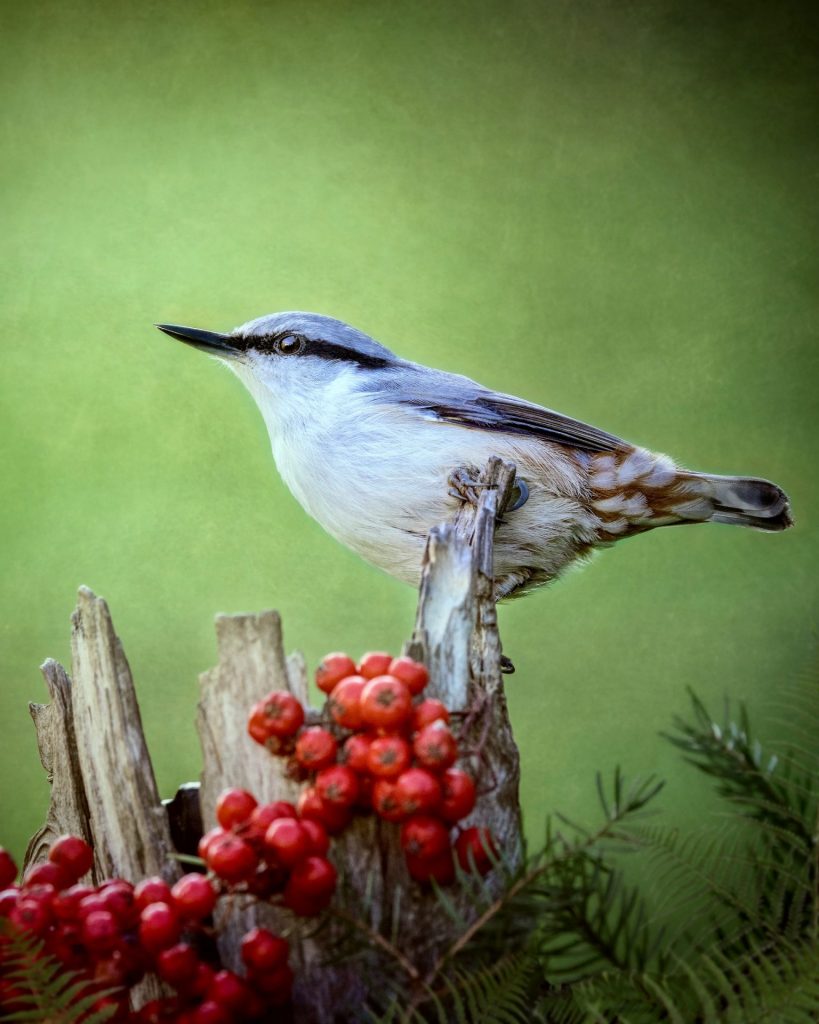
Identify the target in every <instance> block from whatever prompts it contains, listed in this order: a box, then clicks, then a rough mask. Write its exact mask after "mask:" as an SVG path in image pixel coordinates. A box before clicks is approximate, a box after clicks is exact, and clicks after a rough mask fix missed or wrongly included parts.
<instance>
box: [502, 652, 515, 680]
mask: <svg viewBox="0 0 819 1024" xmlns="http://www.w3.org/2000/svg"><path fill="white" fill-rule="evenodd" d="M500 670H501V673H502V674H503V675H505V676H511V675H512V674H513V673H514V671H515V666H514V664H513V662H512V659H511V658H507V657H506V655H505V654H502V655H501V656H500Z"/></svg>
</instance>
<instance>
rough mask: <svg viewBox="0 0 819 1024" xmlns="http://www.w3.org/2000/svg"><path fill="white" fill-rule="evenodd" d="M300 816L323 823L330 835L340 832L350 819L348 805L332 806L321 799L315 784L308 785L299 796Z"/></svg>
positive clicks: (298, 807)
mask: <svg viewBox="0 0 819 1024" xmlns="http://www.w3.org/2000/svg"><path fill="white" fill-rule="evenodd" d="M297 810H298V812H299V817H300V818H303V819H305V818H309V819H311V820H313V821H317V822H319V824H321V825H323V826H324V827H325V828H326V829H327V831H328V832H329V833H330V835H331V836H334V835H336V834H337V833H339V832H341V831H342V829H344V828H346V827H347V825H348V824H349V821H350V809H349V807H334V806H332V804H328V803H327V801H326V800H323V799H322V798H321V797H320V796H319V793H318V790H317V789H316V787H315V786H308V787H307V789H305V790H304V791H303V792H302V794H301V796H300V797H299V801H298V805H297Z"/></svg>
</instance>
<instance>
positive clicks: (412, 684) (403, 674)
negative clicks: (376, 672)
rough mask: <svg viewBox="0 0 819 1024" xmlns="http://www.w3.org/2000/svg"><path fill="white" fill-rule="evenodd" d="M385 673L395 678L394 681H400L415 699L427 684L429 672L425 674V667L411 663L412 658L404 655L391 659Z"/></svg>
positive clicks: (419, 663)
mask: <svg viewBox="0 0 819 1024" xmlns="http://www.w3.org/2000/svg"><path fill="white" fill-rule="evenodd" d="M386 673H387V675H390V676H395V678H396V679H400V680H401V682H402V683H404V684H405V685H406V687H407V689H408V690H409V692H410V693H411V694H412V695H413V697H417V695H418V694H419V693H420V692H421V691H422V690H423V689H424V687H425V686H426V685H427V683H428V682H429V672H427V669H426V665H422V664H421V662H420V661H413V659H412V658H407V657H406V656H404V655H402V656H401V657H400V658H393V659H392V661H391V662H390V664H389V667H388V668H387V669H386Z"/></svg>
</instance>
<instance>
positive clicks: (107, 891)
mask: <svg viewBox="0 0 819 1024" xmlns="http://www.w3.org/2000/svg"><path fill="white" fill-rule="evenodd" d="M99 894H100V896H102V898H103V901H104V903H105V909H106V910H109V911H110V912H111V913H112V914H113V915H114V917H115V918H116V919H117V921H119V923H120V925H121V926H122V927H123V928H127V927H129V926H130V925H132V924H134V923H135V922H136V919H137V917H139V911H138V910H137V909H136V907H135V906H134V887H133V886H132V885H131V883H130V882H126V881H125V879H124V878H114V879H112V880H111V881H109V882H105V883H104V884H103V885H102V886H101V887H100V890H99Z"/></svg>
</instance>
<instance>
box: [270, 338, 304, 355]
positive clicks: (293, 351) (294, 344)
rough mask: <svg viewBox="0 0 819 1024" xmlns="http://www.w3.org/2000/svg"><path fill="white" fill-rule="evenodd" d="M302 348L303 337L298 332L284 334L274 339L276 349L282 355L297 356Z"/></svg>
mask: <svg viewBox="0 0 819 1024" xmlns="http://www.w3.org/2000/svg"><path fill="white" fill-rule="evenodd" d="M303 348H304V338H302V337H301V336H300V335H298V334H285V335H284V336H283V337H281V338H278V339H277V340H276V351H277V352H278V353H279V354H280V355H283V356H297V355H298V354H299V352H301V350H302V349H303Z"/></svg>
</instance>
